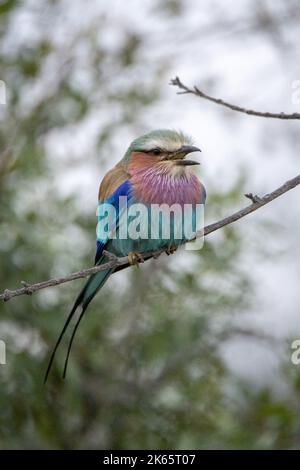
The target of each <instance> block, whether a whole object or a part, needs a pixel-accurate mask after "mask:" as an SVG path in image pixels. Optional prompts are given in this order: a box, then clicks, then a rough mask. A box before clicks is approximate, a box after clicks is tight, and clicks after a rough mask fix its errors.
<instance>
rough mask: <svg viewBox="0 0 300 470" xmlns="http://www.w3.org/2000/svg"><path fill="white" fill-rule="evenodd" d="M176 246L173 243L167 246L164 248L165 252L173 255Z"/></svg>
mask: <svg viewBox="0 0 300 470" xmlns="http://www.w3.org/2000/svg"><path fill="white" fill-rule="evenodd" d="M177 248H178V246H175V245H172V246H169V248H167V249H166V253H167V255H168V256H169V255H173V254H174V253H175V251H176V250H177Z"/></svg>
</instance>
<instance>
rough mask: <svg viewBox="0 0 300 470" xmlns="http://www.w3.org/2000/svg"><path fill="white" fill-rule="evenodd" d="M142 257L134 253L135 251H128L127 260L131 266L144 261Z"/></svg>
mask: <svg viewBox="0 0 300 470" xmlns="http://www.w3.org/2000/svg"><path fill="white" fill-rule="evenodd" d="M144 261H145V260H144V258H143V257H142V255H141V254H140V253H136V252H135V251H130V252H129V253H128V262H129V264H130V265H131V266H138V265H139V263H144Z"/></svg>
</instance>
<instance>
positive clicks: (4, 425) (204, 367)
mask: <svg viewBox="0 0 300 470" xmlns="http://www.w3.org/2000/svg"><path fill="white" fill-rule="evenodd" d="M20 3H22V2H20ZM23 3H24V4H25V6H24V4H23V5H22V6H20V5H19V2H16V1H4V2H2V3H1V5H0V15H1V19H2V23H1V26H0V39H1V41H0V42H1V43H2V51H1V56H0V70H1V79H3V80H5V82H6V83H9V100H8V103H7V105H6V106H5V109H4V108H3V109H1V113H2V114H0V119H1V129H0V152H1V155H0V157H1V161H0V222H1V225H0V257H1V270H0V284H1V290H4V289H5V288H15V287H17V286H18V285H19V283H20V281H21V280H26V281H28V282H34V281H38V280H44V279H48V278H49V277H51V276H54V275H59V274H63V273H67V272H69V271H71V270H76V269H79V268H81V267H87V266H90V265H91V262H92V259H93V248H94V243H95V241H94V233H95V217H94V210H93V209H92V210H91V207H84V210H83V208H82V203H81V204H80V203H78V200H77V198H76V194H74V195H73V194H72V195H71V196H64V195H63V194H61V193H60V192H59V191H57V188H56V186H55V181H56V179H57V175H58V172H59V171H66V169H67V167H68V165H73V164H76V162H74V161H72V160H68V159H67V161H66V163H65V164H64V163H60V162H58V161H57V160H55V162H54V163H53V162H52V161H51V152H50V151H49V147H48V146H47V139H48V137H49V136H51V135H52V133H53V132H54V131H58V130H59V131H60V132H61V131H63V130H69V129H70V126H71V125H72V124H73V125H74V126H75V127H74V131H72V132H76V124H78V123H84V122H85V119H87V118H88V117H89V116H90V115H91V114H92V113H93V112H94V111H95V109H96V110H97V109H98V110H99V113H100V114H101V119H100V121H99V127H98V129H97V132H96V138H95V142H94V147H92V149H90V150H89V153H88V154H86V155H82V158H83V159H84V160H85V161H86V165H87V166H90V167H91V168H95V170H94V171H98V170H97V168H98V166H99V158H101V159H102V160H100V165H101V164H102V163H103V162H104V157H103V155H100V157H99V150H100V149H105V154H106V155H109V152H110V151H111V150H112V149H114V141H115V139H116V138H117V135H118V132H121V133H122V132H123V131H124V129H127V128H128V127H132V128H133V129H134V135H137V134H138V133H139V129H140V128H141V127H142V122H143V121H142V120H143V117H142V116H143V113H146V112H147V106H149V105H151V103H153V102H154V101H155V100H158V99H159V94H160V92H159V89H160V87H159V83H161V82H162V81H164V82H165V83H167V80H168V78H169V77H168V76H167V75H166V73H165V66H166V64H162V63H156V64H153V70H152V76H151V77H150V78H149V79H147V80H145V79H144V78H143V77H141V74H140V73H139V71H140V70H141V67H142V66H143V64H144V62H145V60H146V59H145V58H144V57H143V51H144V50H143V45H144V44H143V41H144V39H143V35H142V34H141V33H140V32H139V31H130V30H128V29H127V28H126V27H124V30H120V26H121V25H112V24H111V23H109V21H108V20H107V18H106V16H105V15H102V16H100V17H97V21H94V22H93V21H92V22H90V23H89V24H88V25H87V24H86V23H84V25H83V26H82V27H81V28H79V31H75V32H74V31H73V32H72V35H71V33H70V37H71V39H70V37H68V36H67V40H66V43H65V42H64V41H60V42H59V41H58V40H55V38H53V37H52V36H51V30H52V28H54V26H55V21H56V18H59V16H60V14H62V12H60V10H59V2H55V1H53V2H52V1H50V0H49V1H46V0H43V1H40V2H39V4H40V5H39V7H37V6H35V7H33V6H32V2H31V3H30V2H23ZM26 3H28V4H27V5H26ZM163 3H164V2H163ZM22 8H25V9H26V8H28V9H32V8H36V10H37V11H36V12H34V13H32V14H33V15H36V18H41V20H42V22H41V25H40V26H41V27H40V29H39V31H38V34H36V35H33V38H32V41H31V43H30V42H28V43H27V45H26V47H25V46H24V45H22V44H21V45H20V44H19V43H18V42H16V44H14V41H12V39H11V38H10V39H9V38H7V35H8V32H7V30H8V26H7V25H8V24H9V21H10V20H11V21H13V20H14V15H18V14H19V13H20V11H21V10H22ZM183 8H184V6H183V3H182V2H179V1H168V2H165V4H164V7H163V8H162V9H161V11H160V12H159V13H157V14H162V15H166V21H168V19H167V16H168V15H169V14H171V15H175V16H176V15H178V14H180V12H181V11H182V9H183ZM19 9H21V10H19ZM45 11H46V20H47V21H46V23H43V21H45V16H43V15H44V13H45ZM39 15H40V16H39ZM99 24H101V28H102V30H103V35H104V34H105V32H109V31H110V30H111V29H112V28H114V33H115V34H116V35H118V36H119V37H120V38H121V39H120V40H119V42H118V43H117V44H114V46H113V47H109V46H108V45H107V44H106V42H105V40H104V39H103V41H101V40H100V41H99V40H97V33H98V32H99V31H98V29H99ZM44 25H45V28H43V26H44ZM110 32H111V31H110ZM101 38H102V36H101V34H100V39H101ZM81 48H85V49H86V54H85V56H84V58H81V56H80V52H81ZM82 68H83V69H84V74H85V76H84V77H82V76H81V75H80V73H81V72H82ZM113 77H115V81H114V86H112V85H111V81H112V78H113ZM83 83H84V86H83ZM28 93H32V98H31V99H29V100H28V96H26V95H27V94H28ZM26 98H27V99H26ZM110 108H112V109H113V110H114V112H112V113H109V115H108V116H106V110H107V109H110ZM103 115H104V117H103ZM62 135H63V134H62ZM62 140H63V137H62V138H61V141H60V142H62ZM60 164H61V165H62V167H60ZM99 177H100V175H99ZM242 183H243V180H242V179H241V181H240V182H237V184H236V185H235V186H234V187H233V188H231V189H230V190H228V191H227V193H224V192H222V194H221V195H220V193H219V188H217V187H216V188H215V189H214V188H213V184H212V183H211V184H210V183H209V184H208V186H209V189H210V190H209V213H210V216H211V217H213V216H215V218H218V217H219V216H221V214H224V213H226V210H227V211H228V212H229V211H230V210H231V209H232V207H233V206H234V205H237V203H238V201H239V200H240V199H239V198H240V194H241V192H242ZM244 248H245V243H244V240H243V238H242V237H241V235H240V233H239V232H238V229H237V227H236V226H230V227H227V228H226V229H224V230H222V232H221V231H220V232H218V234H216V235H215V236H214V237H213V236H212V237H211V238H209V239H208V240H207V241H206V242H205V246H204V249H203V250H202V251H200V252H199V253H198V252H196V253H193V252H182V253H181V254H180V253H178V254H176V256H174V257H172V258H167V259H163V258H161V259H159V260H157V261H151V262H149V263H147V264H146V265H145V266H143V267H142V268H140V269H135V268H134V269H130V270H128V271H127V273H120V274H116V275H114V276H113V278H112V279H111V281H110V282H109V283H108V285H107V286H105V288H104V289H103V291H102V292H101V295H99V296H98V297H97V298H96V299H95V301H94V302H93V304H92V305H91V307H90V309H89V311H88V314H87V316H86V318H85V321H83V323H82V326H81V329H80V331H79V334H78V337H77V341H76V342H75V346H74V348H73V352H72V357H71V362H70V368H69V374H68V377H67V380H66V381H62V379H61V377H60V374H61V366H62V361H63V358H64V352H65V351H64V350H63V348H62V351H60V354H59V355H58V357H57V360H56V362H55V365H54V370H53V373H52V374H51V376H50V378H49V382H48V384H47V385H46V386H44V385H43V374H44V371H45V367H46V363H47V355H48V352H49V349H50V348H52V346H53V344H54V342H55V340H56V338H57V335H58V332H59V330H60V328H61V326H62V324H63V321H64V318H65V317H66V313H67V311H68V309H69V308H70V306H71V304H72V302H73V299H74V297H75V295H76V293H77V291H78V289H79V288H80V285H81V284H82V282H80V281H79V282H73V283H70V284H67V285H64V286H60V287H58V288H53V289H47V290H45V291H41V292H39V293H37V294H35V295H34V296H32V297H25V296H23V297H18V298H16V299H14V300H12V301H10V302H8V303H6V304H1V305H0V308H1V317H0V337H1V339H3V340H5V341H6V343H7V365H6V366H3V367H2V366H1V368H0V446H1V448H59V449H63V448H64V449H75V448H95V449H99V448H112V449H127V448H161V449H163V448H169V449H176V448H241V449H243V448H267V449H273V448H280V447H285V448H294V447H296V446H297V445H298V442H297V435H299V431H300V429H299V419H298V418H297V416H296V414H295V413H294V406H296V408H297V409H298V408H299V404H298V403H297V401H296V399H294V398H293V399H291V401H288V400H285V399H284V398H280V399H279V398H278V397H277V396H276V395H275V394H273V392H272V390H267V389H266V390H261V389H258V388H257V387H253V388H251V387H250V388H249V385H248V384H245V383H243V382H241V381H239V380H237V379H236V378H235V377H233V376H232V374H231V372H230V371H229V370H228V368H227V365H226V363H225V362H224V361H223V359H222V354H221V346H222V345H223V344H224V343H226V341H228V340H230V338H231V337H233V336H234V335H235V330H234V321H235V319H236V317H237V316H238V317H239V316H240V314H241V313H242V312H243V311H245V310H246V309H247V308H248V307H249V305H250V300H251V294H252V292H253V291H252V283H251V278H250V276H249V273H247V272H244V271H242V270H241V268H240V264H239V256H240V253H241V252H242V251H243V250H244ZM183 258H184V259H185V263H183ZM65 344H66V343H65ZM284 374H285V373H284ZM284 376H286V374H285V375H284ZM286 380H287V381H288V382H289V383H290V384H291V392H290V393H291V394H292V393H295V396H297V394H298V391H299V375H297V374H296V377H286ZM292 396H294V395H292ZM290 398H291V397H290ZM295 403H296V405H295Z"/></svg>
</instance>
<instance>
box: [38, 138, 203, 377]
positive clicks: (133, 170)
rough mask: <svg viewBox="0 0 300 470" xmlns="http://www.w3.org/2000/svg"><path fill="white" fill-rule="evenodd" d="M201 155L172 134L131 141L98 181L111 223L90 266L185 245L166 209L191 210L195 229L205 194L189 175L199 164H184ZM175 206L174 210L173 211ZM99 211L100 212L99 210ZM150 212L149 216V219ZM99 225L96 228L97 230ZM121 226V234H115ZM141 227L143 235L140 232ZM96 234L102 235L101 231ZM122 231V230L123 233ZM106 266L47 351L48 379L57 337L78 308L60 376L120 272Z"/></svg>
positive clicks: (82, 294)
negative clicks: (135, 212)
mask: <svg viewBox="0 0 300 470" xmlns="http://www.w3.org/2000/svg"><path fill="white" fill-rule="evenodd" d="M196 151H200V149H198V148H197V147H195V146H194V145H193V144H192V140H191V138H190V137H188V136H187V135H185V134H184V133H182V132H177V131H174V130H167V129H162V130H155V131H152V132H149V133H148V134H145V135H143V136H141V137H139V138H137V139H135V140H134V141H133V142H132V143H131V144H130V146H129V148H128V150H127V152H126V153H125V155H124V157H123V158H122V160H121V161H120V162H119V163H117V165H116V166H115V167H114V168H112V169H111V170H110V171H108V173H107V174H106V175H105V177H104V178H103V180H102V182H101V184H100V188H99V207H98V220H99V221H100V219H101V220H102V221H103V220H104V219H103V217H102V218H101V217H99V209H102V208H103V207H105V208H106V207H108V206H110V207H112V208H113V209H114V211H113V213H114V216H115V220H114V222H113V223H108V224H107V226H109V227H110V229H109V230H107V231H106V232H105V231H103V230H102V231H101V230H97V250H96V257H95V264H96V265H101V264H103V263H106V262H107V261H109V260H108V257H107V255H105V254H104V253H103V251H106V252H111V253H113V254H115V255H116V256H128V259H129V264H137V263H138V262H141V261H143V254H145V253H147V252H149V251H154V250H166V252H167V253H168V254H170V253H172V252H174V251H175V250H176V248H177V247H178V246H179V245H181V244H183V243H184V242H186V241H188V239H189V238H188V237H186V235H185V233H183V232H181V235H180V236H179V237H178V236H176V233H175V232H176V230H177V228H178V227H177V225H178V220H179V219H176V217H175V215H173V216H170V211H169V212H168V218H167V209H168V208H171V207H173V206H174V205H175V206H176V207H183V206H189V207H191V208H192V210H191V211H190V212H188V213H187V214H188V215H186V214H185V215H184V217H185V219H188V220H185V223H186V222H188V224H190V225H191V226H193V227H195V215H196V207H197V206H198V205H203V204H204V203H205V198H206V192H205V188H204V186H203V185H202V184H201V182H200V181H199V179H198V178H197V176H196V174H195V172H194V165H197V164H198V162H195V161H193V160H189V159H187V158H186V155H188V154H190V153H191V152H196ZM121 200H122V201H123V202H124V200H125V202H126V204H127V208H126V210H124V208H123V206H122V208H121V205H120V201H121ZM135 205H139V206H140V205H143V207H144V208H146V209H147V211H146V215H145V213H144V212H143V214H144V215H143V217H144V219H141V218H140V219H139V224H138V225H139V229H140V232H141V227H142V229H143V230H142V232H143V236H130V234H129V230H128V227H129V225H130V222H132V221H133V220H134V217H133V216H132V215H130V209H132V208H134V207H135ZM154 206H155V207H157V206H158V207H159V208H160V212H159V216H158V217H157V216H155V217H154V216H153V214H152V213H151V210H150V209H151V208H153V207H154ZM175 206H174V207H175ZM100 212H101V211H100ZM149 214H150V215H149ZM164 221H166V223H167V224H168V225H169V227H167V228H169V231H167V236H165V234H164V236H163V234H162V225H163V223H164ZM99 223H100V222H98V226H99ZM125 225H126V231H125V233H126V236H125V237H124V236H122V237H121V236H120V233H121V232H122V230H123V228H124V226H125ZM145 227H147V228H146V233H145ZM153 228H156V229H157V230H158V231H156V234H157V236H154V237H153V236H152V231H151V230H152V229H153ZM100 232H101V233H100ZM123 233H124V230H123ZM123 267H126V266H122V267H121V268H120V267H119V268H110V269H107V270H105V271H100V272H98V273H96V274H93V275H91V276H90V278H89V279H88V281H87V282H86V284H85V286H84V287H83V289H82V290H81V292H80V294H79V295H78V297H77V299H76V301H75V304H74V306H73V308H72V310H71V312H70V314H69V316H68V318H67V320H66V323H65V325H64V327H63V329H62V331H61V334H60V336H59V338H58V340H57V342H56V345H55V347H54V350H53V352H52V355H51V358H50V361H49V365H48V368H47V371H46V376H45V380H46V379H47V377H48V374H49V371H50V369H51V365H52V362H53V359H54V356H55V353H56V350H57V348H58V346H59V344H60V342H61V340H62V337H63V335H64V333H65V331H66V329H67V327H68V325H69V323H70V321H71V319H72V318H73V316H74V314H75V312H76V310H77V308H78V307H81V312H80V315H79V317H78V319H77V322H76V324H75V327H74V330H73V333H72V335H71V338H70V342H69V347H68V352H67V356H66V361H65V366H64V372H63V376H64V377H65V374H66V369H67V364H68V358H69V353H70V350H71V346H72V342H73V339H74V336H75V333H76V330H77V328H78V325H79V323H80V321H81V319H82V317H83V315H84V313H85V311H86V309H87V307H88V305H89V303H90V302H91V300H92V299H93V298H94V296H95V295H96V294H97V292H98V291H99V290H100V289H101V287H102V286H103V285H104V283H105V282H106V281H107V280H108V278H109V277H110V276H111V274H113V272H115V271H117V270H120V269H122V268H123Z"/></svg>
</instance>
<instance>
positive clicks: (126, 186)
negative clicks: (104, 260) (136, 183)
mask: <svg viewBox="0 0 300 470" xmlns="http://www.w3.org/2000/svg"><path fill="white" fill-rule="evenodd" d="M131 188H132V186H131V183H130V181H129V180H126V181H124V183H122V184H121V185H120V186H119V187H118V188H117V189H116V190H115V191H114V192H113V193H112V194H111V196H109V198H107V199H106V200H105V201H103V203H101V204H99V209H100V212H101V209H103V210H104V209H105V206H106V205H108V204H110V205H111V206H113V208H114V209H115V211H116V220H115V225H114V227H113V228H114V230H115V229H116V228H117V227H118V223H119V212H120V207H119V198H120V197H121V196H125V197H126V198H127V202H128V201H129V199H130V197H131ZM98 213H99V210H98ZM101 220H102V218H101V217H99V216H98V224H99V223H101ZM108 240H109V236H108V234H107V236H103V235H102V236H101V238H98V230H97V248H96V256H95V264H97V262H98V261H99V259H100V258H101V255H102V252H103V250H104V248H105V245H106V243H107V241H108Z"/></svg>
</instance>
